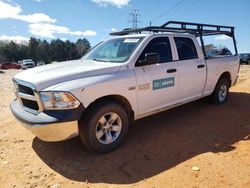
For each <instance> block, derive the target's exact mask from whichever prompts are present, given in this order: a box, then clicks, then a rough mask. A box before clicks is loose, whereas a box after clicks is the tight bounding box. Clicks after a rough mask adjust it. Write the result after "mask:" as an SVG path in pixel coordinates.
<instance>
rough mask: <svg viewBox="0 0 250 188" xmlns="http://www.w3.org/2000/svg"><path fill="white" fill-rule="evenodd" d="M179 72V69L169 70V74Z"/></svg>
mask: <svg viewBox="0 0 250 188" xmlns="http://www.w3.org/2000/svg"><path fill="white" fill-rule="evenodd" d="M176 71H177V69H168V70H167V73H174V72H176Z"/></svg>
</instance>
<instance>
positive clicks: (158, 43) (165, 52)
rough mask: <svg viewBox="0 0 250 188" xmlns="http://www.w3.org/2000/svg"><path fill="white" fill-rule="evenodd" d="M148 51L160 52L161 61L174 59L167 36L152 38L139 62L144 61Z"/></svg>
mask: <svg viewBox="0 0 250 188" xmlns="http://www.w3.org/2000/svg"><path fill="white" fill-rule="evenodd" d="M147 53H158V54H159V55H160V63H166V62H170V61H172V51H171V47H170V43H169V39H168V38H167V37H159V38H155V39H152V40H151V41H150V42H149V43H148V45H147V46H146V47H145V49H144V50H143V52H142V53H141V55H140V57H139V59H138V61H137V64H140V63H143V61H144V60H145V54H147Z"/></svg>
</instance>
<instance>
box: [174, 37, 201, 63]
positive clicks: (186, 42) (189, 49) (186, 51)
mask: <svg viewBox="0 0 250 188" xmlns="http://www.w3.org/2000/svg"><path fill="white" fill-rule="evenodd" d="M174 41H175V44H176V47H177V51H178V55H179V60H188V59H197V58H198V54H197V51H196V48H195V45H194V42H193V40H192V39H190V38H184V37H175V38H174Z"/></svg>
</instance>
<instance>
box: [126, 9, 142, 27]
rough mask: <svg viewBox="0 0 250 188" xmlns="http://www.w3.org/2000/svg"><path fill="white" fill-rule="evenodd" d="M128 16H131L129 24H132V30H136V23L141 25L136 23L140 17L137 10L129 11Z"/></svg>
mask: <svg viewBox="0 0 250 188" xmlns="http://www.w3.org/2000/svg"><path fill="white" fill-rule="evenodd" d="M129 15H130V16H132V20H130V21H129V22H131V23H133V29H137V28H138V23H141V22H140V21H138V16H140V14H139V10H136V9H133V10H131V13H130V14H129Z"/></svg>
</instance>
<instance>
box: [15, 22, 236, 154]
mask: <svg viewBox="0 0 250 188" xmlns="http://www.w3.org/2000/svg"><path fill="white" fill-rule="evenodd" d="M178 23H179V24H180V25H181V28H175V27H173V28H172V27H169V23H168V24H167V25H166V24H165V25H163V26H160V27H147V28H142V29H135V30H124V31H121V32H117V33H113V35H117V36H116V37H113V38H112V39H109V40H106V41H104V42H102V43H100V44H99V45H97V46H96V47H94V48H93V49H92V50H90V51H89V52H88V53H87V54H86V55H85V56H84V57H83V58H82V59H80V60H75V61H68V62H61V63H57V64H51V65H45V66H41V67H37V68H34V69H32V70H27V71H23V72H21V73H19V74H17V75H16V76H14V78H13V82H14V87H15V92H16V99H15V100H14V101H13V102H12V103H11V110H12V113H13V114H14V115H15V117H16V118H17V119H18V120H20V121H21V122H22V123H23V125H24V126H25V127H26V128H28V129H29V130H31V132H33V133H34V134H35V135H36V136H37V137H39V138H40V139H42V140H45V141H61V140H66V139H69V138H72V137H74V136H76V135H80V139H81V141H82V142H83V144H84V145H85V147H86V148H88V149H90V150H94V151H97V152H110V151H112V150H114V149H116V148H117V147H118V146H119V145H120V144H121V142H122V141H123V140H124V138H125V137H126V135H127V133H128V130H129V126H130V125H131V123H132V122H133V121H134V120H137V119H140V118H143V117H146V116H149V115H152V114H155V113H158V112H161V111H164V110H166V109H170V108H173V107H176V106H180V105H182V104H185V103H188V102H191V101H194V100H197V99H200V98H203V97H206V96H210V98H211V100H212V101H213V103H215V104H222V103H225V102H226V100H227V97H228V91H229V88H230V86H232V85H234V84H235V82H236V79H237V74H238V71H239V57H238V55H237V48H236V43H235V39H234V33H233V28H231V27H230V29H229V30H228V28H226V29H227V30H226V31H222V30H223V28H224V27H225V26H223V27H222V26H214V27H215V29H206V30H205V29H203V28H202V27H203V26H204V25H201V24H193V23H192V24H193V25H195V26H197V28H196V29H193V25H192V29H188V28H187V25H188V23H184V22H178ZM189 24H190V23H189ZM206 26H207V25H206ZM209 26H211V25H209ZM207 27H208V26H207ZM211 27H213V26H211ZM147 32H148V33H147ZM179 32H183V33H179ZM190 33H191V34H190ZM218 33H222V34H227V35H228V36H231V37H232V38H233V39H234V44H235V50H236V54H235V55H225V56H223V57H220V58H205V57H204V53H205V48H204V45H203V41H202V36H204V35H212V34H218ZM198 36H199V37H200V39H201V44H202V45H199V43H198V40H197V38H196V37H198ZM166 118H167V117H166ZM138 136H139V135H138Z"/></svg>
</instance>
